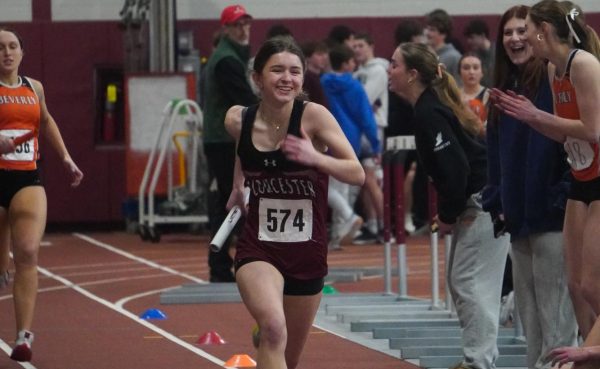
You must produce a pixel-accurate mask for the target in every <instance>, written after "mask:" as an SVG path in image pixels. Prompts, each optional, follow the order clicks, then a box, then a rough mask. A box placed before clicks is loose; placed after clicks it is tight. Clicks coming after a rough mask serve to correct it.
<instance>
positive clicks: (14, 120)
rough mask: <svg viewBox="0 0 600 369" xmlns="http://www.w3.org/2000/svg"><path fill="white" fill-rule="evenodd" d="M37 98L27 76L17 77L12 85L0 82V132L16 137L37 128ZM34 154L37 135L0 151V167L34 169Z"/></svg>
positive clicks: (36, 130) (38, 108)
mask: <svg viewBox="0 0 600 369" xmlns="http://www.w3.org/2000/svg"><path fill="white" fill-rule="evenodd" d="M40 116H41V111H40V101H39V98H38V96H37V93H36V92H35V89H34V88H33V83H32V82H31V80H29V78H27V77H19V82H18V83H17V85H15V86H8V85H5V84H3V83H1V82H0V135H2V136H5V137H10V138H16V137H19V136H22V135H24V134H27V133H29V132H31V131H34V132H39V126H40ZM37 156H38V138H37V135H36V136H34V137H33V138H32V139H30V140H29V141H26V142H23V143H22V144H20V145H18V146H17V148H16V150H15V151H14V152H12V153H8V154H3V155H0V169H11V170H34V169H36V167H37V166H36V160H37Z"/></svg>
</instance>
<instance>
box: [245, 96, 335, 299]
mask: <svg viewBox="0 0 600 369" xmlns="http://www.w3.org/2000/svg"><path fill="white" fill-rule="evenodd" d="M257 110H258V105H254V106H251V107H249V108H248V109H247V110H246V111H245V112H244V113H243V118H242V131H241V134H240V139H239V143H238V149H237V155H238V157H239V158H240V162H241V165H242V170H243V171H244V176H245V179H246V183H245V185H246V186H247V187H248V188H249V189H250V201H249V207H248V215H247V217H246V222H245V224H244V229H243V231H242V235H241V237H240V238H239V240H238V242H237V246H236V248H237V251H236V256H235V267H236V270H237V269H239V268H240V267H241V266H243V265H245V264H247V263H250V262H253V261H265V262H267V263H269V264H271V265H273V266H274V267H275V268H277V270H278V271H279V272H280V273H281V274H282V275H283V277H284V280H285V285H284V294H287V295H314V294H317V293H319V292H320V291H321V289H322V288H323V278H324V277H325V275H326V274H327V228H326V220H327V184H328V180H329V176H328V175H327V174H325V173H322V172H320V171H318V170H316V169H314V168H311V167H307V166H304V165H302V164H299V163H297V162H294V161H290V160H288V159H287V158H286V157H285V155H284V154H283V152H282V151H281V150H280V149H279V150H274V151H260V150H258V149H257V148H256V147H255V146H254V144H253V143H252V128H253V126H254V120H255V117H256V112H257ZM303 110H304V103H303V102H302V101H299V100H296V101H294V107H293V109H292V114H291V117H290V123H289V127H288V133H289V134H293V135H296V136H298V137H300V122H301V119H302V112H303Z"/></svg>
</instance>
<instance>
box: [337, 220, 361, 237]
mask: <svg viewBox="0 0 600 369" xmlns="http://www.w3.org/2000/svg"><path fill="white" fill-rule="evenodd" d="M362 224H363V218H361V217H359V216H358V215H356V214H352V216H351V217H350V219H347V220H345V221H344V223H342V224H340V226H339V228H338V229H337V232H338V235H339V238H340V243H342V244H346V243H351V242H352V240H353V239H354V236H355V235H356V232H357V231H358V230H359V229H360V227H361V226H362Z"/></svg>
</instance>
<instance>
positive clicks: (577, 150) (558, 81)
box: [552, 49, 600, 181]
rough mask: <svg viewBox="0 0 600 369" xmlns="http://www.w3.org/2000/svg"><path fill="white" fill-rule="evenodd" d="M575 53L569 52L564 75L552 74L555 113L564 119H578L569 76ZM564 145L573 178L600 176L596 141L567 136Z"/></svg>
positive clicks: (574, 96) (580, 179)
mask: <svg viewBox="0 0 600 369" xmlns="http://www.w3.org/2000/svg"><path fill="white" fill-rule="evenodd" d="M576 53H577V49H574V50H572V51H571V53H570V54H569V59H568V61H567V68H566V70H565V74H564V76H563V77H562V78H558V77H556V76H554V78H553V80H552V91H553V92H554V107H555V109H556V115H558V116H559V117H561V118H566V119H580V116H579V108H578V107H577V96H576V95H575V88H573V85H572V84H571V78H570V70H571V62H572V61H573V57H574V56H575V54H576ZM564 147H565V151H566V152H567V155H568V161H569V164H570V165H571V173H573V176H574V177H575V179H577V180H578V181H590V180H592V179H595V178H598V177H599V176H600V166H599V163H598V143H596V142H588V141H584V140H580V139H578V138H573V137H569V136H567V139H566V141H565V143H564Z"/></svg>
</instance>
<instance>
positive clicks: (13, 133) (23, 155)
mask: <svg viewBox="0 0 600 369" xmlns="http://www.w3.org/2000/svg"><path fill="white" fill-rule="evenodd" d="M29 132H31V131H30V130H28V129H3V130H0V135H2V136H4V137H8V138H11V139H15V138H17V137H20V136H23V135H24V134H26V133H29ZM34 144H35V141H34V139H33V138H31V139H30V140H28V141H25V142H23V143H21V144H20V145H17V148H16V149H15V151H13V152H9V153H7V154H3V155H2V159H3V160H12V161H34V160H35V149H34Z"/></svg>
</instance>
